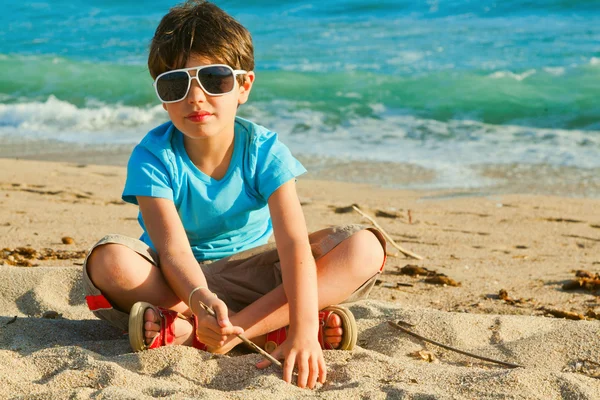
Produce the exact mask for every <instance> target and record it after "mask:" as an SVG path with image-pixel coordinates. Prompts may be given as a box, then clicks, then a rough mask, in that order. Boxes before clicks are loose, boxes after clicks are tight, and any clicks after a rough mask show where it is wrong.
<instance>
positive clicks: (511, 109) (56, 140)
mask: <svg viewBox="0 0 600 400" xmlns="http://www.w3.org/2000/svg"><path fill="white" fill-rule="evenodd" d="M214 3H216V4H217V5H219V6H220V7H222V8H223V9H224V10H225V11H227V12H228V13H230V14H231V15H233V16H234V17H235V18H236V19H238V20H239V21H240V22H241V23H242V24H244V25H245V26H246V27H247V28H248V29H249V30H250V32H251V33H252V35H253V40H254V44H255V57H256V74H257V79H256V82H255V86H254V88H253V91H252V94H251V98H250V101H249V103H248V104H247V105H244V106H242V107H241V108H240V111H239V114H240V115H241V116H243V117H245V118H249V119H252V120H254V121H256V122H257V123H260V124H262V125H265V126H267V127H269V128H271V129H272V130H275V131H277V132H278V133H279V134H280V137H281V139H282V140H283V141H284V142H285V143H286V144H287V145H288V146H289V147H290V148H291V149H292V151H293V152H294V154H296V155H298V157H299V158H301V159H302V161H303V162H304V163H305V164H307V166H308V167H309V170H310V171H312V174H313V175H311V176H314V177H323V178H327V179H341V180H350V181H355V182H372V183H376V184H383V185H388V186H393V187H400V188H433V189H437V188H463V189H464V188H467V189H473V190H481V191H485V190H487V189H486V188H492V187H494V188H499V187H502V188H503V189H502V190H503V191H521V192H529V191H533V192H545V193H553V194H554V193H555V194H576V195H585V196H599V195H600V177H599V175H600V102H599V101H598V99H599V95H600V3H599V2H598V1H595V0H537V1H536V0H504V1H493V0H478V1H475V0H426V1H425V0H423V1H420V0H416V1H415V0H378V1H365V0H361V1H359V0H327V1H312V0H302V1H300V0H256V1H251V2H239V1H233V0H216V1H214ZM4 4H5V6H4V7H3V8H4V10H5V11H4V12H3V13H1V14H0V156H3V157H15V156H17V157H26V158H48V155H49V154H52V153H53V152H54V153H56V154H61V157H63V156H64V154H68V155H69V157H70V159H74V160H77V154H80V155H82V157H81V159H79V160H78V161H79V162H83V161H86V160H87V161H89V160H90V159H89V158H87V157H88V156H89V154H90V152H93V153H94V154H95V155H94V157H93V158H92V159H91V160H92V161H93V162H99V163H123V164H124V162H125V160H126V158H127V155H128V153H129V152H130V151H131V148H132V146H134V145H135V144H136V143H137V142H138V141H139V140H140V139H141V138H142V137H143V135H144V134H145V133H146V132H147V131H148V130H149V129H151V128H152V127H153V126H156V125H157V124H160V123H162V122H164V121H165V120H166V119H167V114H166V112H165V111H164V110H163V109H162V107H161V105H160V103H159V101H158V100H157V99H156V97H155V94H154V91H153V88H152V79H151V78H150V75H149V73H148V69H147V66H146V62H147V55H148V45H149V42H150V39H151V38H152V36H153V33H154V30H155V28H156V26H157V24H158V22H159V21H160V18H161V17H162V16H163V15H164V14H165V13H166V12H167V11H168V9H169V8H170V7H172V6H174V5H175V4H177V2H174V1H165V0H152V1H145V2H140V1H129V0H119V1H115V0H86V1H72V0H71V1H64V0H53V1H36V2H31V1H25V2H23V1H15V0H8V1H5V2H4ZM117 155H119V157H117ZM574 188H575V189H574Z"/></svg>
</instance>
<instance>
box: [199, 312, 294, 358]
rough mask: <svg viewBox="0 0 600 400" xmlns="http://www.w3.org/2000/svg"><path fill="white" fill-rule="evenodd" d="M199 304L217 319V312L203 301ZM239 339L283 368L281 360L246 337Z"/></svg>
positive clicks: (241, 336) (240, 336)
mask: <svg viewBox="0 0 600 400" xmlns="http://www.w3.org/2000/svg"><path fill="white" fill-rule="evenodd" d="M199 303H200V307H202V308H203V309H204V311H206V312H207V313H208V314H209V315H212V316H213V317H215V319H216V318H217V314H215V312H214V311H213V309H212V308H210V307H209V306H207V305H206V304H204V303H203V302H202V301H199ZM237 337H239V338H240V339H241V340H242V342H244V343H246V344H247V345H248V346H250V348H251V349H252V350H254V351H256V352H257V353H258V354H260V355H262V356H263V357H265V358H266V359H267V360H269V361H271V362H272V363H273V364H275V365H277V366H278V367H279V368H283V365H282V364H281V363H280V362H279V360H277V359H276V358H274V357H273V356H272V355H270V354H269V353H267V352H266V351H264V350H263V349H261V348H260V347H258V346H257V345H256V344H255V343H253V342H251V341H250V340H248V339H247V338H246V337H245V336H244V335H237Z"/></svg>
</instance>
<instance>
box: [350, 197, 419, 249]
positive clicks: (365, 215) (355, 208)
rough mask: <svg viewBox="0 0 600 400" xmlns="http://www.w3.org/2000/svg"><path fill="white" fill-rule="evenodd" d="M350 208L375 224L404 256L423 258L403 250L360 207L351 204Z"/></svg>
mask: <svg viewBox="0 0 600 400" xmlns="http://www.w3.org/2000/svg"><path fill="white" fill-rule="evenodd" d="M352 208H353V209H354V211H356V212H357V213H359V214H360V215H362V216H363V217H365V218H366V219H368V220H369V221H371V223H372V224H373V225H375V227H376V228H377V229H379V230H380V231H381V233H382V234H383V236H385V238H386V239H387V240H388V241H389V242H390V243H391V244H392V246H394V247H395V248H397V249H398V250H399V251H400V252H401V253H402V254H404V255H405V256H408V257H412V258H414V259H416V260H422V259H423V257H421V256H420V255H418V254H415V253H413V252H410V251H408V250H405V249H403V248H402V247H400V245H398V244H397V243H396V242H394V239H392V237H391V236H390V235H388V234H387V232H386V231H385V230H384V229H383V228H382V227H381V225H379V224H378V223H377V221H375V220H374V219H373V218H371V217H370V216H368V215H367V214H365V213H364V212H363V211H362V210H361V209H360V208H358V207H356V205H354V204H353V205H352Z"/></svg>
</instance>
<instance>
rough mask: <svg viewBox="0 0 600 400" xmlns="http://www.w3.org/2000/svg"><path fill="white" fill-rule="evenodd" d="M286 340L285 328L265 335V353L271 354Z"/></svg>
mask: <svg viewBox="0 0 600 400" xmlns="http://www.w3.org/2000/svg"><path fill="white" fill-rule="evenodd" d="M285 339H287V327H285V326H284V327H283V328H279V329H275V330H274V331H271V332H269V333H267V340H266V342H265V351H266V352H267V353H271V352H272V351H273V350H275V349H276V348H277V347H278V346H279V345H280V344H281V343H283V342H284V341H285Z"/></svg>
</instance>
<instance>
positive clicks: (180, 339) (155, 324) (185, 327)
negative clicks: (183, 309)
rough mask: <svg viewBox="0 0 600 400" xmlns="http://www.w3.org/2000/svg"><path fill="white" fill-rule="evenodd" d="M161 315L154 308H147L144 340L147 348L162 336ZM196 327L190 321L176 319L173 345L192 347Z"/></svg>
mask: <svg viewBox="0 0 600 400" xmlns="http://www.w3.org/2000/svg"><path fill="white" fill-rule="evenodd" d="M160 320H161V318H160V315H158V313H156V312H155V311H154V310H153V309H152V308H147V309H146V311H145V312H144V340H145V342H146V345H147V346H150V345H151V344H152V342H153V341H154V338H156V337H157V336H158V335H159V334H160ZM193 331H194V326H193V325H192V324H191V323H190V321H189V320H187V319H183V318H175V320H174V321H173V336H174V338H173V344H174V345H176V344H180V345H184V346H191V345H192V339H193V337H192V332H193Z"/></svg>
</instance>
